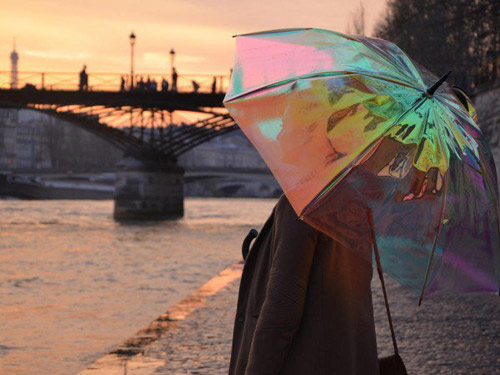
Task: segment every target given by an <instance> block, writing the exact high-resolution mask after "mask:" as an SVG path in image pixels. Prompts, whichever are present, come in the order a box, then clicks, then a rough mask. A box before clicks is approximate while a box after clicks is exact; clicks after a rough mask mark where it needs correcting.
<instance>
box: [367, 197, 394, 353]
mask: <svg viewBox="0 0 500 375" xmlns="http://www.w3.org/2000/svg"><path fill="white" fill-rule="evenodd" d="M366 215H367V217H368V223H369V224H370V238H371V241H372V244H373V252H374V253H375V261H376V262H377V272H378V277H379V279H380V284H382V292H383V294H384V302H385V310H386V311H387V319H388V320H389V327H390V328H391V336H392V345H393V346H394V354H396V355H399V350H398V344H397V342H396V334H395V333H394V327H393V325H392V318H391V310H390V309H389V300H388V299H387V291H386V290H385V282H384V272H383V270H382V263H381V262H380V256H379V254H378V246H377V238H376V236H375V229H374V228H375V227H374V225H373V217H372V210H371V209H370V208H369V207H367V208H366Z"/></svg>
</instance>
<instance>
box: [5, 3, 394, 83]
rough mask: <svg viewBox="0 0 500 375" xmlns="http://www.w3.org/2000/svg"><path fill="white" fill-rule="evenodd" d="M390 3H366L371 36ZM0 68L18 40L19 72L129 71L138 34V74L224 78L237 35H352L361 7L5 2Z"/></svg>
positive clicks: (302, 4) (356, 4) (282, 4)
mask: <svg viewBox="0 0 500 375" xmlns="http://www.w3.org/2000/svg"><path fill="white" fill-rule="evenodd" d="M385 3H386V0H364V1H363V4H364V7H365V13H366V25H367V31H368V35H370V33H371V31H372V29H373V25H374V24H375V23H376V21H377V20H378V19H379V18H380V16H381V15H382V14H383V12H384V9H385ZM0 4H1V12H0V56H1V58H0V70H10V61H9V54H10V52H11V50H12V39H13V37H15V38H16V41H17V50H18V52H19V56H20V60H19V70H20V71H45V72H47V71H48V72H50V71H62V72H73V71H79V70H80V69H81V67H82V65H83V64H87V66H88V71H89V72H90V73H92V72H104V73H107V72H113V73H122V72H123V73H126V72H128V71H129V69H130V44H129V39H128V35H129V34H130V32H131V31H132V30H133V31H134V32H135V33H136V35H137V42H136V49H135V51H136V53H135V56H136V59H135V65H136V69H135V70H136V72H137V73H162V72H165V71H167V70H169V66H170V65H169V56H168V52H169V50H170V48H172V47H173V48H174V49H175V51H176V52H177V54H176V60H175V65H176V67H177V69H178V71H179V73H180V74H187V73H210V74H226V73H227V72H228V71H229V68H230V67H231V65H232V59H233V49H234V40H233V39H232V38H231V36H232V35H234V34H241V33H247V32H254V31H260V30H269V29H276V28H285V27H319V28H325V29H330V30H336V31H342V32H345V31H347V25H348V23H349V20H350V19H351V14H352V13H353V12H355V11H356V8H358V7H359V4H360V2H358V1H346V0H317V1H314V2H313V1H310V0H309V1H308V0H294V1H290V0H287V1H286V0H268V1H256V0H253V1H239V0H232V1H230V0H217V1H210V0H142V1H137V0H135V1H133V0H120V1H116V0H41V1H40V0H0Z"/></svg>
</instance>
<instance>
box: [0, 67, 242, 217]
mask: <svg viewBox="0 0 500 375" xmlns="http://www.w3.org/2000/svg"><path fill="white" fill-rule="evenodd" d="M142 77H147V80H146V79H145V78H142ZM9 78H10V72H0V108H13V109H32V110H36V111H39V112H42V113H45V114H48V115H50V116H54V117H56V118H59V119H61V120H64V121H68V122H71V123H73V124H74V125H76V126H79V127H81V128H83V129H85V130H87V131H90V132H92V133H94V134H96V135H97V136H99V137H101V138H103V139H105V140H106V141H108V142H109V143H111V144H112V145H114V146H115V147H117V148H119V149H121V150H122V151H123V152H124V158H123V160H122V161H120V162H119V163H118V165H117V174H116V182H115V188H116V189H115V209H114V217H115V218H116V219H117V220H123V219H155V218H170V217H179V216H182V215H183V213H184V194H183V175H184V171H183V169H182V168H181V167H180V166H178V165H177V159H178V157H179V156H180V155H182V154H183V153H185V152H187V151H189V150H190V149H192V148H193V147H196V146H197V145H199V144H201V143H203V142H206V141H208V140H210V139H212V138H214V137H216V136H219V135H222V134H226V133H228V132H230V131H233V130H235V129H237V125H236V124H235V122H234V120H233V119H232V118H231V117H230V116H229V114H228V113H227V111H226V110H225V109H224V107H223V105H222V100H223V98H224V95H225V88H226V86H227V83H228V82H229V77H227V76H221V75H200V74H198V75H179V76H178V77H177V79H176V82H172V79H171V77H170V76H167V75H161V74H141V75H139V74H138V75H136V76H135V77H134V81H133V82H136V85H135V86H133V87H131V85H130V83H129V82H131V80H130V78H129V77H128V76H126V75H119V74H99V73H96V74H89V75H88V76H87V84H86V85H82V84H81V80H80V78H79V75H78V73H41V72H26V73H25V72H20V73H18V80H17V82H16V83H15V84H12V83H11V82H9ZM162 81H166V82H168V84H167V85H168V87H166V86H167V85H165V83H164V84H163V85H161V82H162ZM140 82H142V84H139V83H140ZM148 82H149V83H148ZM153 82H155V83H154V84H153ZM172 83H174V85H172ZM162 86H163V87H162ZM179 111H187V112H190V113H195V114H197V116H196V117H197V118H199V119H198V120H196V121H190V122H186V121H179V120H176V119H175V117H176V113H179Z"/></svg>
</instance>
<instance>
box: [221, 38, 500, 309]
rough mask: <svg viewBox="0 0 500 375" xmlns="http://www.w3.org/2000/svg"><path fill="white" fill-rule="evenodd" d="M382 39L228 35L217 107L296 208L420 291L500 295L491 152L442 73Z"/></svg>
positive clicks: (499, 246)
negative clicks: (231, 45)
mask: <svg viewBox="0 0 500 375" xmlns="http://www.w3.org/2000/svg"><path fill="white" fill-rule="evenodd" d="M445 79H446V76H444V77H442V79H438V78H437V77H436V76H434V75H433V74H431V73H430V72H428V71H427V70H425V69H424V68H423V67H420V66H418V65H417V64H416V63H415V62H413V61H412V60H411V59H410V58H409V57H408V56H407V55H405V54H404V53H403V52H402V51H401V50H400V49H399V48H398V47H397V46H396V45H394V44H392V43H390V42H388V41H384V40H381V39H375V38H367V37H359V36H351V35H345V34H341V33H337V32H332V31H328V30H321V29H312V28H308V29H285V30H273V31H266V32H261V33H253V34H245V35H240V36H237V37H236V56H235V62H234V68H233V75H232V79H231V83H230V88H229V90H228V92H227V94H226V97H225V99H224V104H225V106H226V108H227V109H228V110H229V112H230V114H231V116H232V117H233V118H234V119H235V120H236V122H237V123H238V125H239V126H240V128H241V129H242V130H243V132H244V133H245V134H246V135H247V137H248V138H249V139H250V141H251V142H252V143H253V144H254V145H255V147H256V148H257V150H258V151H259V153H260V154H261V156H262V157H263V159H264V160H265V161H266V163H267V165H268V166H269V168H270V169H271V171H272V173H273V174H274V176H275V177H276V179H277V180H278V182H279V184H280V185H281V187H282V188H283V191H284V193H285V194H286V196H287V197H288V199H289V200H290V202H291V204H292V206H293V207H294V210H295V211H296V213H297V215H298V216H299V217H300V218H301V219H302V220H304V221H306V222H307V223H309V224H310V225H312V226H314V227H315V228H317V229H318V230H320V231H322V232H324V233H326V234H328V235H330V236H331V237H333V238H334V239H336V240H337V241H339V242H341V243H343V244H344V245H345V246H348V247H349V248H351V249H353V251H356V252H358V254H360V255H362V256H364V257H365V258H366V259H367V260H368V261H371V259H372V251H371V242H370V239H369V238H368V236H369V233H370V224H369V220H367V213H366V212H367V211H366V210H367V208H368V209H369V210H370V212H371V215H372V216H373V223H374V224H373V225H374V228H373V229H374V232H375V234H376V240H377V243H378V247H379V253H380V258H381V262H382V265H383V268H384V271H385V272H386V273H388V274H389V275H390V276H391V277H392V278H394V279H395V280H397V281H398V282H400V283H401V284H403V285H405V286H407V287H408V288H410V289H411V290H412V291H414V292H415V293H416V294H417V295H418V296H420V300H422V298H424V297H431V296H439V295H443V294H449V293H469V292H498V291H499V284H500V237H499V215H498V212H499V210H498V193H497V180H496V174H495V167H494V162H493V158H492V154H491V152H490V149H489V147H488V144H487V142H486V140H485V139H484V137H483V135H482V133H481V131H480V129H479V126H478V125H477V123H476V120H475V117H474V116H473V109H472V107H470V108H469V109H470V110H467V108H466V107H465V106H464V105H463V104H462V103H461V102H460V101H459V100H458V98H457V97H456V96H455V94H454V93H453V90H452V89H451V88H450V87H449V86H448V84H446V83H445V82H444V80H445Z"/></svg>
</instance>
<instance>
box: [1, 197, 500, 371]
mask: <svg viewBox="0 0 500 375" xmlns="http://www.w3.org/2000/svg"><path fill="white" fill-rule="evenodd" d="M275 202H276V200H265V199H186V202H185V208H186V215H185V217H184V218H183V219H180V220H177V221H166V222H149V223H136V224H119V223H116V222H114V221H113V219H112V209H113V203H112V202H111V201H104V202H103V201H5V200H4V201H1V200H0V212H1V213H2V215H0V374H1V375H3V374H8V375H11V374H15V375H34V374H36V375H49V374H50V375H72V374H76V373H77V372H78V371H80V370H82V369H84V368H86V367H87V366H88V365H89V364H91V363H92V362H94V360H96V359H97V358H99V357H100V356H102V355H103V354H105V353H107V352H109V351H110V350H111V349H112V348H114V347H115V346H116V345H117V344H119V343H121V342H122V341H124V340H125V339H126V338H128V337H130V336H132V335H133V334H134V333H135V332H136V331H137V330H138V329H139V328H141V327H143V326H145V325H146V324H147V323H149V322H150V321H152V320H153V319H155V318H156V317H157V316H158V315H160V314H161V313H163V312H164V311H165V310H166V309H167V308H168V307H170V306H172V305H173V304H175V303H176V302H177V301H179V300H180V299H182V298H183V297H185V296H186V295H187V294H189V293H190V292H192V291H195V290H196V289H198V287H200V286H201V285H202V284H204V283H205V282H206V281H207V280H209V279H211V278H212V277H213V276H214V275H215V274H216V273H217V272H219V271H220V270H222V269H224V268H225V267H226V266H228V265H229V264H231V263H233V262H234V261H236V260H240V259H241V240H242V238H243V237H244V236H245V235H246V234H247V233H248V230H249V229H250V228H253V227H254V228H257V229H258V228H260V227H261V226H262V224H263V222H264V221H265V219H266V217H267V216H268V214H269V213H270V211H271V209H272V207H273V206H274V204H275ZM388 287H389V296H390V299H391V310H392V311H393V317H394V321H395V326H396V331H397V335H398V339H399V343H400V347H401V349H402V353H403V358H404V359H405V361H406V363H407V365H408V367H409V369H410V370H411V371H410V374H450V375H457V374H463V375H471V374H474V375H482V374H500V298H498V297H497V296H494V295H481V296H469V297H467V296H461V297H446V298H441V299H439V300H428V301H424V304H423V306H422V307H421V308H418V307H417V306H416V298H415V296H413V295H410V294H409V293H408V292H407V291H405V290H404V289H403V288H402V287H400V286H399V285H397V284H396V283H394V282H392V281H390V280H388ZM373 289H374V309H375V317H376V323H377V334H378V341H379V350H380V353H379V354H380V355H389V354H391V340H390V334H389V330H388V324H387V320H386V317H385V311H384V305H383V299H382V295H381V291H380V286H379V284H378V281H377V280H376V277H374V282H373ZM229 328H230V327H229ZM207 375H208V374H207Z"/></svg>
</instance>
